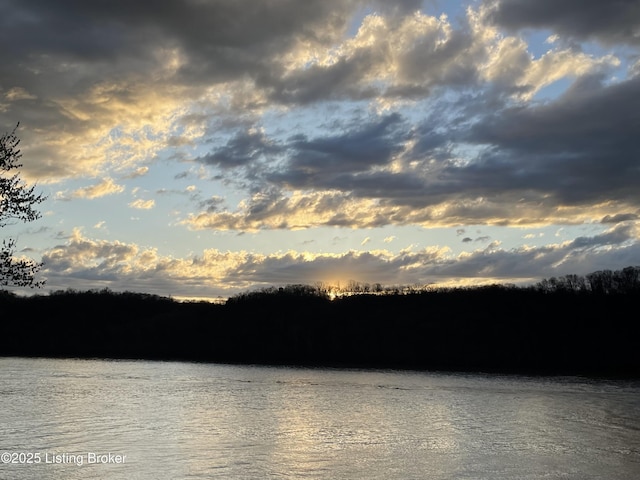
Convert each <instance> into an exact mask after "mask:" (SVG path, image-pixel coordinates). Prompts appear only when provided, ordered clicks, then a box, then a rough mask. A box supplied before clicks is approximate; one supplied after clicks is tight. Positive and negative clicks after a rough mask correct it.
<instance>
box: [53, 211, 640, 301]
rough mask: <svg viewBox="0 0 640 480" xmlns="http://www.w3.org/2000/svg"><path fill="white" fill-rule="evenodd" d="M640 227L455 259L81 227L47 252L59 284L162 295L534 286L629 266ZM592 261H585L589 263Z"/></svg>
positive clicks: (494, 247) (440, 253) (494, 246)
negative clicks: (235, 247)
mask: <svg viewBox="0 0 640 480" xmlns="http://www.w3.org/2000/svg"><path fill="white" fill-rule="evenodd" d="M639 234H640V227H638V225H637V224H633V223H625V224H620V225H617V226H614V227H612V228H610V229H609V230H607V231H605V232H604V233H602V234H600V235H595V236H592V237H579V238H576V239H575V240H571V241H565V242H562V243H557V244H552V245H546V246H542V247H527V246H523V247H520V248H516V249H510V250H506V249H503V248H502V247H501V245H500V244H499V242H492V243H490V244H489V245H487V246H485V247H482V248H479V249H475V250H470V251H465V252H462V253H460V254H457V255H454V254H453V253H452V252H451V250H450V249H449V248H448V247H437V246H434V247H427V248H423V249H412V248H409V249H405V250H403V251H401V252H398V253H393V252H390V251H387V250H371V251H356V250H350V251H346V252H342V253H318V252H308V251H293V250H291V251H286V252H276V253H271V254H261V253H255V252H248V251H244V250H240V251H233V252H232V251H220V250H218V249H206V250H204V251H203V252H202V253H201V254H199V255H192V256H189V257H186V258H174V257H170V256H162V255H160V254H159V253H158V251H157V249H156V248H142V247H140V246H138V245H136V244H128V243H123V242H118V241H111V242H110V241H106V240H94V239H90V238H87V237H86V236H84V235H83V234H82V232H81V231H80V230H79V229H75V230H74V231H73V233H72V234H71V236H70V237H69V239H68V241H67V243H66V244H64V245H58V246H56V247H54V248H51V249H49V250H47V251H46V252H45V254H44V255H43V260H44V262H45V269H44V274H45V276H47V278H48V282H49V284H50V285H51V286H52V287H53V288H55V287H56V285H58V284H59V283H60V282H64V284H69V283H71V284H74V285H75V284H77V285H83V286H85V287H86V286H87V285H103V286H110V287H111V288H115V289H126V288H133V287H135V288H138V289H143V290H144V291H162V292H167V293H168V294H171V295H176V296H179V297H198V298H202V297H209V298H213V297H216V296H218V295H223V296H225V295H230V294H233V293H235V292H238V291H241V290H243V289H247V288H250V287H255V286H270V285H278V284H295V283H306V284H313V283H315V282H325V283H331V284H336V283H337V282H347V281H349V280H353V281H358V282H367V283H381V284H383V285H399V284H403V285H411V284H415V285H427V284H434V285H447V286H452V285H458V286H464V285H475V284H482V283H493V282H504V281H509V282H530V281H533V280H534V279H535V278H536V277H540V276H544V275H553V274H554V272H563V271H572V272H576V273H588V272H589V271H590V270H589V269H586V268H587V265H588V268H592V267H593V266H594V265H596V266H597V265H600V266H602V265H604V266H605V267H604V268H607V267H606V266H614V268H615V266H618V265H620V266H624V265H627V264H628V263H627V262H629V261H631V259H633V258H634V256H635V258H637V255H638V254H639V253H640V251H639V247H638V243H637V239H638V237H639ZM587 258H588V259H589V262H588V263H585V260H586V259H587Z"/></svg>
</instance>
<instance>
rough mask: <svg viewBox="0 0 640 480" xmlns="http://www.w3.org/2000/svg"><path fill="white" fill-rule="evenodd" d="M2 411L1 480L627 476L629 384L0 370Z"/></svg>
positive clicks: (636, 398) (637, 432) (268, 370)
mask: <svg viewBox="0 0 640 480" xmlns="http://www.w3.org/2000/svg"><path fill="white" fill-rule="evenodd" d="M0 402H1V403H0V442H1V443H0V453H1V454H2V463H0V478H2V479H12V480H19V479H90V478H100V479H131V480H135V479H193V478H206V479H209V478H229V479H236V478H237V479H269V478H315V479H385V480H386V479H402V480H407V479H425V478H447V479H474V480H478V479H491V480H499V479H509V480H513V479H576V480H578V479H579V480H588V479H606V480H616V479H620V480H622V479H624V480H629V479H634V478H640V382H614V381H597V382H596V381H591V380H587V379H583V378H566V377H565V378H554V379H551V378H527V377H514V376H488V375H487V376H485V375H450V374H435V373H415V372H398V371H356V370H327V369H295V368H272V367H259V366H227V365H212V364H191V363H178V362H175V363H172V362H147V361H106V360H49V359H23V358H0ZM28 462H31V463H28Z"/></svg>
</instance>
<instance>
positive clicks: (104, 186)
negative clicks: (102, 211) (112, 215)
mask: <svg viewBox="0 0 640 480" xmlns="http://www.w3.org/2000/svg"><path fill="white" fill-rule="evenodd" d="M123 191H124V187H123V186H122V185H118V184H116V183H115V182H114V181H113V179H111V178H105V179H103V180H102V181H101V182H100V183H97V184H95V185H89V186H88V187H82V188H79V189H77V190H74V191H73V192H71V193H67V192H58V193H57V194H56V197H57V198H58V199H60V200H69V199H72V198H88V199H95V198H100V197H104V196H107V195H115V194H118V193H122V192H123Z"/></svg>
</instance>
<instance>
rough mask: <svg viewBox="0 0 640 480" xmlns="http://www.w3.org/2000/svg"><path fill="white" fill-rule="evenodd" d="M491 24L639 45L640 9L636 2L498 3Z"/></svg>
mask: <svg viewBox="0 0 640 480" xmlns="http://www.w3.org/2000/svg"><path fill="white" fill-rule="evenodd" d="M489 3H490V4H492V5H493V11H492V13H491V15H490V18H491V20H492V21H493V22H494V23H496V24H497V25H500V26H502V27H506V28H510V29H524V28H536V29H550V30H553V31H556V32H558V33H559V34H561V35H566V36H569V37H573V38H576V39H579V40H587V39H597V40H600V41H601V42H603V43H605V44H607V45H610V44H614V43H628V44H630V45H639V44H640V30H639V29H638V25H640V5H639V4H638V2H636V1H635V0H620V1H616V2H602V1H599V0H563V1H562V2H557V1H554V0H498V1H496V2H489Z"/></svg>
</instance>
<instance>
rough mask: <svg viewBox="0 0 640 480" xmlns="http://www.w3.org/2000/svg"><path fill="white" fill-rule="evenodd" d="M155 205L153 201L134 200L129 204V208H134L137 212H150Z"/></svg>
mask: <svg viewBox="0 0 640 480" xmlns="http://www.w3.org/2000/svg"><path fill="white" fill-rule="evenodd" d="M155 205H156V201H155V200H153V199H150V200H142V199H140V198H138V199H136V200H134V201H133V202H131V203H129V206H130V207H131V208H135V209H138V210H150V209H152V208H153V207H155Z"/></svg>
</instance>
